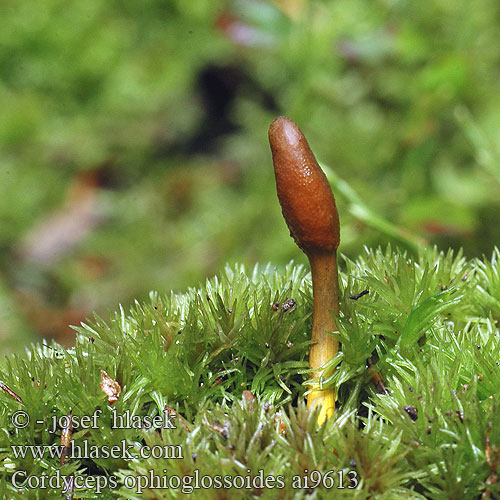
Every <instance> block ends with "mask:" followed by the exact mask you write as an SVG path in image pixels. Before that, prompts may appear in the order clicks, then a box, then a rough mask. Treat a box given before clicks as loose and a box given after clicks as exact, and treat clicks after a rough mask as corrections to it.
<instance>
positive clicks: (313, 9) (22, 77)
mask: <svg viewBox="0 0 500 500" xmlns="http://www.w3.org/2000/svg"><path fill="white" fill-rule="evenodd" d="M3 4H4V5H2V28H3V29H2V30H1V33H0V107H1V109H2V114H1V117H0V150H1V151H2V162H1V168H0V220H1V222H2V232H1V234H0V248H1V249H2V252H1V254H0V320H1V321H2V323H1V325H0V326H1V328H0V330H1V331H2V349H6V348H7V344H6V343H5V344H4V343H3V340H4V336H5V337H9V338H14V339H18V338H19V337H18V335H19V333H20V332H23V337H24V338H26V332H28V331H29V330H30V326H31V329H32V330H33V332H41V331H42V327H43V326H45V327H46V330H45V331H44V332H43V333H44V334H45V335H47V334H49V333H50V334H51V335H53V334H54V329H55V328H48V327H47V326H46V325H45V324H44V322H43V321H42V322H41V323H42V324H41V325H40V324H39V323H37V322H36V321H33V319H32V316H31V315H28V314H26V312H25V308H26V304H24V303H21V304H19V303H18V301H17V294H16V292H17V291H18V288H22V289H23V290H24V289H29V290H31V291H33V290H34V291H35V293H36V294H39V295H41V296H43V297H44V298H45V300H47V302H49V305H50V306H52V307H54V308H58V309H63V311H64V309H65V308H73V307H74V306H75V304H78V305H79V306H80V307H82V308H83V309H84V311H83V314H82V317H84V316H85V314H87V315H88V314H90V311H93V310H98V312H99V314H101V315H102V314H104V312H105V311H106V309H107V308H109V307H114V305H115V304H116V303H118V302H120V303H123V304H126V305H127V306H128V304H130V303H132V302H133V299H134V298H139V299H140V300H144V299H145V298H146V297H147V293H148V291H149V289H150V288H153V289H160V288H163V287H168V288H172V289H175V290H184V289H185V288H186V287H187V286H188V285H190V284H192V283H198V282H199V281H200V280H203V279H205V277H206V276H208V275H212V274H214V273H215V272H217V271H218V270H219V269H221V268H222V266H223V264H224V262H226V261H229V262H231V263H234V262H236V261H237V262H243V263H245V265H247V266H248V265H253V264H254V263H255V262H267V261H271V262H276V263H278V264H280V265H285V263H286V262H288V261H290V260H291V259H294V260H295V261H297V262H304V260H301V259H304V257H303V256H302V255H301V254H300V251H299V250H298V249H296V248H295V247H294V246H293V245H290V244H288V239H287V238H288V236H287V231H286V229H285V225H284V223H283V221H282V217H281V214H280V210H279V207H278V205H277V203H276V198H275V193H274V187H273V173H272V168H271V160H270V154H269V149H268V144H267V137H266V130H267V127H268V126H269V123H270V122H271V120H272V119H273V118H274V117H275V116H277V115H279V114H285V115H287V116H290V117H291V118H292V119H294V120H295V121H296V122H297V123H298V124H299V126H300V127H301V128H302V130H303V131H304V133H305V134H306V136H307V138H308V140H309V142H310V144H311V147H312V149H313V151H314V152H315V154H316V156H317V158H318V160H320V161H321V162H324V163H325V164H327V165H330V166H331V167H332V168H333V169H334V172H335V173H332V174H331V175H330V181H331V183H332V185H333V186H334V187H335V195H336V196H337V202H338V205H339V209H340V210H339V211H340V214H341V220H342V251H343V252H344V253H346V254H347V255H349V256H351V257H352V256H356V255H358V254H359V252H360V250H361V248H362V246H363V245H365V244H366V245H368V246H370V247H376V246H377V245H380V244H384V245H385V242H386V241H387V240H388V239H389V240H390V241H392V242H393V243H397V244H399V245H402V243H404V244H405V245H406V247H409V248H410V249H411V251H412V252H414V253H416V250H415V248H416V246H417V245H418V243H419V242H421V241H422V240H425V241H429V242H430V243H431V244H439V245H440V247H442V248H447V247H448V246H452V247H454V248H458V247H461V246H463V247H464V248H465V251H466V253H467V255H469V256H474V257H477V256H480V255H481V254H482V253H483V252H489V251H490V248H491V247H492V245H494V244H495V243H497V242H498V241H499V238H500V227H499V225H498V223H497V219H498V212H499V208H500V206H499V201H498V185H499V179H500V174H499V168H498V165H499V161H498V159H499V157H500V154H499V143H500V140H499V133H498V131H499V130H500V113H499V111H498V110H499V109H500V106H499V94H498V90H497V87H498V85H497V82H498V80H499V79H500V74H499V71H500V70H499V68H500V61H499V57H500V56H499V52H498V50H496V45H497V40H498V38H499V27H498V22H497V20H498V17H499V4H498V2H496V1H495V0H469V1H465V0H457V1H455V2H449V1H448V0H429V1H427V2H420V3H418V4H417V3H414V2H408V1H407V0H393V1H388V0H375V1H373V2H367V1H366V0H336V1H335V2H332V1H323V0H279V1H278V0H274V1H273V0H258V1H257V0H255V1H252V2H248V1H241V0H228V1H220V0H197V1H196V2H181V1H179V0H151V1H150V2H148V3H147V4H144V3H143V2H141V3H137V2H132V1H131V0H126V1H122V2H116V1H109V0H86V1H85V2H84V3H82V2H81V1H77V0H66V1H64V2H61V1H58V0H40V1H37V2H33V1H31V0H16V1H14V0H6V1H5V2H3ZM333 21H334V22H333ZM207 75H208V76H207ZM93 170H96V171H99V172H101V173H102V177H103V182H102V183H101V185H100V186H99V189H98V194H97V197H96V200H95V207H94V208H95V209H96V210H97V211H98V212H99V213H102V214H103V215H104V216H105V220H106V221H109V223H108V224H101V225H100V226H98V227H95V228H94V229H93V230H92V231H91V233H90V234H88V235H86V236H85V237H82V238H81V240H79V241H78V242H77V243H76V244H75V246H74V247H73V248H71V249H70V251H68V252H67V253H65V254H64V255H62V256H61V257H60V259H59V260H57V261H56V262H52V263H51V265H49V266H48V267H44V266H37V265H36V263H35V264H33V263H29V262H28V263H26V262H23V261H22V260H21V261H19V259H18V257H19V256H18V255H17V250H18V249H19V247H20V246H22V243H23V241H24V238H25V237H26V235H29V234H31V231H33V227H34V226H36V225H37V224H38V223H41V222H43V221H45V220H46V219H48V218H50V216H51V214H52V212H53V211H54V210H59V211H61V210H62V211H64V209H65V206H61V205H63V200H64V199H65V193H67V192H68V189H69V188H70V186H72V185H73V183H74V179H75V177H77V176H78V174H81V172H84V171H93ZM70 198H71V197H70ZM75 219H78V217H76V216H75ZM388 221H391V222H390V223H388ZM402 228H404V229H402ZM47 232H48V233H51V234H52V233H55V232H56V231H47ZM40 239H43V237H40ZM42 244H43V241H36V242H35V247H38V245H40V246H43V245H42ZM95 262H97V266H94V267H93V266H92V263H95ZM89 267H90V269H89ZM96 267H97V269H96ZM13 289H14V290H13ZM436 293H437V292H436ZM35 302H36V301H35ZM27 305H28V306H32V304H27ZM35 305H36V303H35ZM26 316H29V321H27V320H26ZM4 332H5V333H4ZM71 340H72V339H71ZM19 343H21V342H19ZM24 343H25V342H23V344H22V345H24ZM11 344H12V343H11ZM9 347H10V346H9ZM18 349H19V348H18Z"/></svg>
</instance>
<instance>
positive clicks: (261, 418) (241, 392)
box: [0, 247, 500, 500]
mask: <svg viewBox="0 0 500 500" xmlns="http://www.w3.org/2000/svg"><path fill="white" fill-rule="evenodd" d="M497 265H498V251H497V250H495V252H494V255H493V259H492V260H491V261H486V260H479V259H474V260H467V259H466V258H465V257H463V256H462V254H461V253H458V254H457V255H454V253H453V252H451V251H450V252H448V253H446V254H444V253H443V252H439V251H437V250H436V249H427V250H421V251H420V254H419V256H418V257H417V258H416V259H414V258H412V257H409V256H407V255H406V254H404V253H398V252H393V251H392V250H391V248H390V247H389V248H387V250H386V251H382V250H377V251H371V250H366V252H365V254H364V255H363V256H362V257H360V258H359V259H357V260H356V261H351V260H350V259H347V258H345V269H344V270H343V271H342V272H341V273H340V281H341V289H342V296H341V307H340V310H341V314H340V316H339V317H338V318H337V319H338V325H339V331H338V332H333V334H334V335H336V336H337V337H338V338H339V340H340V342H341V350H340V352H339V354H338V355H337V357H336V358H335V359H334V360H333V361H332V362H331V363H330V364H331V365H332V366H336V370H335V371H334V372H333V375H332V376H331V377H330V379H329V380H328V381H326V385H334V386H335V388H336V390H337V393H338V408H337V411H336V413H335V415H334V418H333V419H331V420H330V421H328V423H327V424H326V425H324V426H322V427H318V426H317V424H316V415H315V413H312V412H310V411H309V410H307V408H306V407H305V405H304V403H303V397H304V394H305V391H306V389H307V376H308V374H307V372H308V370H307V352H308V348H309V345H310V341H309V340H308V337H309V331H310V329H311V309H312V303H311V286H310V276H309V274H307V273H306V271H305V270H304V268H303V267H302V266H298V267H296V266H293V265H292V264H290V265H288V266H287V267H286V268H285V269H284V270H283V271H282V272H279V271H278V270H276V269H275V268H272V267H271V266H267V267H264V268H260V267H255V268H254V269H253V270H252V271H251V272H246V271H245V268H244V267H243V266H234V267H227V268H226V269H225V271H224V273H223V274H222V275H221V276H219V277H214V278H212V279H210V280H208V281H207V282H206V284H205V286H204V287H201V288H198V289H194V288H193V289H190V290H189V291H188V292H187V293H185V294H174V293H171V294H169V295H161V294H158V293H152V294H151V296H150V299H149V300H148V301H145V302H143V303H139V302H137V303H136V304H135V305H134V306H133V307H132V308H131V309H130V311H129V312H128V313H125V311H124V310H123V308H120V311H119V312H117V313H115V314H113V315H112V316H111V318H110V320H109V321H104V320H102V319H101V318H99V317H96V318H95V319H94V321H92V322H88V324H84V325H82V326H81V327H78V328H77V330H78V332H79V335H78V337H77V343H76V345H75V347H74V348H71V349H67V350H65V349H63V348H62V347H60V346H59V345H57V344H56V343H54V342H53V343H51V344H50V345H34V346H32V348H31V349H30V350H29V351H27V352H26V353H25V354H24V355H20V356H11V357H9V358H7V359H6V360H5V362H4V363H3V364H2V366H1V369H0V373H1V376H0V378H1V381H2V382H3V383H4V384H5V385H6V386H7V387H8V388H10V389H11V390H12V391H14V392H15V393H16V394H17V395H18V396H19V397H21V398H22V400H23V404H20V403H19V402H18V401H16V400H15V399H14V398H13V397H12V396H10V395H9V394H7V392H5V391H2V394H1V395H0V425H1V433H0V470H1V472H2V482H1V483H0V488H1V489H2V490H1V491H2V492H4V495H7V496H8V498H13V499H15V498H24V496H23V494H22V493H18V492H16V491H15V489H14V488H13V487H12V484H11V480H12V474H13V473H14V472H15V471H20V470H23V471H27V472H28V474H32V475H35V476H41V475H42V474H43V473H45V474H48V475H49V476H54V475H55V474H58V473H59V474H63V475H70V474H74V475H76V476H80V475H82V476H84V477H94V478H100V479H101V480H103V481H104V480H109V478H113V479H114V480H115V481H116V485H115V486H114V487H113V488H112V489H107V490H105V491H104V493H103V495H105V496H104V498H116V496H121V497H125V498H130V499H135V498H142V497H143V496H144V495H146V496H147V497H148V498H158V499H167V498H179V495H180V491H181V490H182V488H184V490H185V491H184V493H185V494H189V490H190V488H191V487H194V486H193V485H194V484H195V480H194V479H193V478H191V476H193V477H194V476H196V474H198V475H199V477H202V476H210V477H209V478H208V479H205V480H207V481H214V478H215V477H218V476H220V477H224V476H231V477H232V478H234V477H236V476H242V477H243V478H247V479H245V480H247V481H251V480H256V481H257V482H256V483H254V484H252V485H251V487H250V489H244V488H243V489H239V488H238V487H236V486H234V485H230V489H229V490H224V489H217V488H211V489H203V488H201V489H195V490H194V492H195V493H196V495H197V498H207V499H209V498H210V499H211V498H213V499H216V498H226V495H227V494H228V492H229V494H230V496H231V498H250V496H252V495H257V496H259V498H269V499H271V498H283V497H285V498H294V499H302V498H303V499H306V498H318V499H322V498H330V497H331V496H332V494H334V495H335V497H338V498H358V499H365V498H377V499H403V498H414V499H424V498H430V499H436V500H438V499H442V498H457V499H458V498H460V499H464V500H467V499H475V498H478V497H480V496H481V495H482V494H483V493H485V492H490V494H495V493H496V492H498V491H499V486H498V484H497V483H496V480H495V477H496V476H495V474H496V469H497V466H498V462H499V461H500V453H499V451H498V449H499V445H500V426H499V425H498V422H497V419H496V415H497V414H498V411H500V407H499V401H498V398H497V395H498V394H499V393H500V360H499V359H498V353H499V352H500V334H499V331H498V326H497V324H496V321H495V319H494V318H493V315H491V314H488V315H485V314H484V312H485V311H486V310H489V309H488V308H489V304H490V302H491V298H492V297H493V295H492V294H495V287H496V285H497V276H498V273H497V271H495V269H496V268H497ZM365 289H367V290H368V292H369V293H367V294H364V295H361V296H359V297H356V295H357V294H359V293H360V292H361V291H362V290H365ZM351 297H354V298H351ZM291 299H293V300H294V302H292V301H291ZM283 306H285V307H283ZM368 358H370V359H371V365H372V366H371V368H370V369H369V370H368V369H367V360H368ZM101 370H105V371H106V372H107V373H108V374H109V376H111V377H112V378H113V379H114V380H116V381H117V382H118V383H119V384H120V386H121V388H122V392H121V395H120V396H119V397H118V400H117V401H116V402H115V403H114V404H113V405H110V404H108V402H107V400H106V395H105V394H104V393H103V392H102V390H101V389H100V387H99V384H100V380H101V379H100V371H101ZM376 371H379V372H380V374H381V375H382V377H383V379H384V381H385V386H386V388H387V392H386V393H383V394H382V393H379V392H377V390H376V388H375V386H374V385H373V384H372V382H371V377H372V376H373V374H374V373H375V372H376ZM165 408H169V410H168V412H172V415H175V418H174V419H173V421H174V423H175V425H176V428H175V429H168V428H165V429H161V432H159V431H155V430H147V429H142V430H141V429H137V428H112V419H113V413H112V411H116V413H117V414H118V415H122V414H124V413H125V412H126V411H127V410H130V412H131V415H138V416H140V417H142V418H144V417H146V416H148V417H150V418H153V417H155V416H158V415H163V412H164V409H165ZM16 410H25V411H26V412H27V413H28V414H29V417H30V422H29V425H28V426H27V427H26V428H22V429H14V427H13V425H12V422H11V415H12V414H13V413H14V412H15V411H16ZM70 411H72V413H73V415H75V416H83V415H92V414H94V412H95V411H100V412H101V415H100V417H99V420H98V422H99V426H98V427H96V428H88V429H85V428H78V427H76V426H75V428H74V429H73V436H72V439H73V442H74V443H75V444H79V445H83V443H84V442H87V444H88V445H89V446H94V447H98V448H99V449H103V448H105V447H106V446H110V445H117V444H119V443H121V442H123V443H125V444H126V445H127V446H129V447H130V448H129V449H130V450H131V454H132V457H127V456H123V455H119V456H115V457H106V456H100V457H93V458H82V459H74V460H72V461H70V462H69V463H65V464H64V465H63V466H60V464H59V459H58V458H57V457H54V458H51V457H50V456H49V455H47V454H46V455H45V456H44V457H43V458H34V457H33V456H31V455H30V453H28V454H27V455H26V456H25V457H24V458H23V457H17V458H16V455H15V453H14V450H13V449H12V448H11V445H56V446H57V445H58V444H59V439H60V437H59V436H60V429H57V430H56V432H55V433H52V432H49V431H50V430H51V429H50V425H49V424H50V423H51V418H50V417H52V416H58V417H61V416H64V415H67V414H68V413H69V412H70ZM37 420H43V421H44V422H45V424H44V425H41V424H38V423H37V422H36V421H37ZM144 446H149V447H153V446H156V447H161V449H162V450H166V451H165V452H164V453H166V454H165V455H164V456H163V457H160V458H153V457H147V456H143V457H142V456H140V454H139V450H140V449H142V448H143V447H144ZM127 458H130V459H127ZM196 471H198V472H196ZM306 471H307V472H306ZM312 471H320V472H321V474H322V476H321V477H322V478H323V479H324V481H325V482H324V483H323V484H320V485H319V486H318V487H313V486H314V485H315V484H316V483H315V481H316V479H317V476H316V475H315V474H319V473H313V472H312ZM350 471H354V472H350ZM148 474H152V475H153V476H155V475H156V476H158V477H159V478H165V477H166V478H167V479H168V478H172V477H174V476H178V477H180V478H185V479H181V481H184V482H181V484H180V485H177V486H175V484H176V483H175V481H174V483H173V484H174V486H172V485H170V486H168V485H169V484H170V483H168V484H167V486H168V487H163V488H158V489H147V488H144V492H137V485H136V487H135V489H133V488H132V489H131V488H130V487H128V486H127V481H130V478H129V479H127V478H128V477H132V476H133V477H135V478H137V481H145V479H144V477H145V476H147V475H148ZM339 474H340V475H341V476H339ZM260 475H262V477H263V478H264V479H265V478H266V477H270V476H273V478H274V479H273V481H275V482H273V483H272V486H271V487H269V488H264V489H261V486H259V482H258V481H260V480H261V479H260ZM305 476H308V477H309V480H310V481H312V484H311V483H309V485H305V484H304V482H303V479H304V477H305ZM354 476H356V479H357V480H358V483H359V484H357V486H356V487H355V488H352V489H351V488H348V486H354V483H351V479H352V478H353V477H354ZM340 477H342V480H343V481H344V486H345V488H344V489H337V488H336V487H335V489H328V481H329V479H328V478H330V479H331V478H333V479H334V480H335V485H336V486H338V485H339V482H340V480H341V479H340ZM141 478H142V479H141ZM299 479H300V480H301V481H302V483H297V481H298V480H299ZM158 480H159V479H158ZM163 480H165V479H163ZM221 480H222V479H221ZM280 481H282V483H283V484H282V485H281V483H280ZM294 481H295V482H294ZM139 484H141V483H139ZM278 485H280V486H279V487H278ZM164 486H165V485H164ZM93 489H94V490H95V488H91V487H90V488H88V489H87V491H77V492H75V497H78V498H97V497H98V496H97V493H95V491H93ZM139 489H140V488H139ZM60 493H61V491H60V490H54V489H50V488H49V489H38V490H36V491H35V490H31V493H29V494H30V495H35V496H30V498H40V499H45V498H47V499H49V498H59V496H60ZM485 494H486V493H485ZM24 495H25V494H24ZM76 495H77V496H76Z"/></svg>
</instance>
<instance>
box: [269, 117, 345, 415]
mask: <svg viewBox="0 0 500 500" xmlns="http://www.w3.org/2000/svg"><path fill="white" fill-rule="evenodd" d="M269 142H270V144H271V151H272V154H273V163H274V173H275V177H276V190H277V192H278V199H279V202H280V205H281V208H282V211H283V217H284V218H285V221H286V223H287V225H288V228H289V229H290V234H291V236H292V237H293V239H294V240H295V243H297V245H298V246H299V248H300V249H301V250H302V251H303V252H304V253H305V254H306V255H307V258H308V259H309V263H310V265H311V274H312V282H313V327H312V340H313V341H314V343H313V345H312V346H311V350H310V351H309V365H310V367H311V368H312V369H313V370H314V371H313V372H312V374H311V378H316V379H318V377H321V371H320V370H319V369H320V368H321V367H322V366H323V365H324V364H325V363H327V362H328V361H330V360H331V359H333V357H334V356H335V354H336V353H337V349H338V341H337V340H336V339H335V338H334V337H333V336H332V335H331V333H330V332H333V331H336V330H337V328H336V326H335V320H334V317H333V316H332V314H331V312H330V311H332V312H333V313H335V314H338V312H339V299H338V295H339V293H338V286H339V285H338V270H337V247H338V245H339V241H340V235H339V216H338V213H337V208H336V206H335V199H334V197H333V193H332V190H331V188H330V184H329V183H328V181H327V179H326V176H325V174H324V173H323V171H322V170H321V168H320V166H319V165H318V162H317V161H316V159H315V158H314V155H313V153H312V151H311V149H310V148H309V144H308V143H307V141H306V138H305V137H304V135H303V134H302V132H301V131H300V130H299V128H298V127H297V125H296V124H295V123H294V122H293V121H291V120H289V119H288V118H286V117H284V116H280V117H279V118H276V119H275V120H274V121H273V122H272V123H271V126H270V128H269ZM307 405H308V407H311V406H321V408H320V413H319V417H318V422H319V423H320V424H322V423H324V422H325V420H326V419H327V418H329V417H330V416H331V415H332V414H333V412H334V409H335V392H334V390H333V389H328V390H321V387H319V386H318V384H310V392H309V394H308V397H307Z"/></svg>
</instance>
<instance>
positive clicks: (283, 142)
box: [269, 116, 340, 255]
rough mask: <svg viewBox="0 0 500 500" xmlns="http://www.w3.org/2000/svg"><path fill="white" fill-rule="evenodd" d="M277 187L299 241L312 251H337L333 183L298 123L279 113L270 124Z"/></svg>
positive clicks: (306, 249)
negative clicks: (328, 178) (321, 166)
mask: <svg viewBox="0 0 500 500" xmlns="http://www.w3.org/2000/svg"><path fill="white" fill-rule="evenodd" d="M269 143H270V145H271V152H272V155H273V163H274V174H275V177H276V190H277V193H278V199H279V201H280V205H281V209H282V211H283V217H284V218H285V221H286V223H287V225H288V228H289V229H290V234H291V235H292V237H293V239H294V240H295V242H296V243H297V245H298V246H299V247H300V248H301V249H302V250H303V251H304V252H305V253H306V255H309V254H311V253H322V252H325V253H331V252H334V251H335V250H336V249H337V247H338V245H339V241H340V236H339V220H338V213H337V209H336V206H335V199H334V197H333V194H332V190H331V188H330V184H329V183H328V180H327V179H326V176H325V174H324V173H323V171H322V170H321V168H320V166H319V165H318V162H317V161H316V158H314V155H313V153H312V151H311V149H310V147H309V144H308V143H307V140H306V138H305V137H304V135H303V134H302V132H301V131H300V129H299V127H297V125H296V124H295V123H294V122H293V121H292V120H289V119H288V118H286V117H284V116H280V117H278V118H276V119H275V120H274V121H273V122H272V123H271V126H270V127H269Z"/></svg>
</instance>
